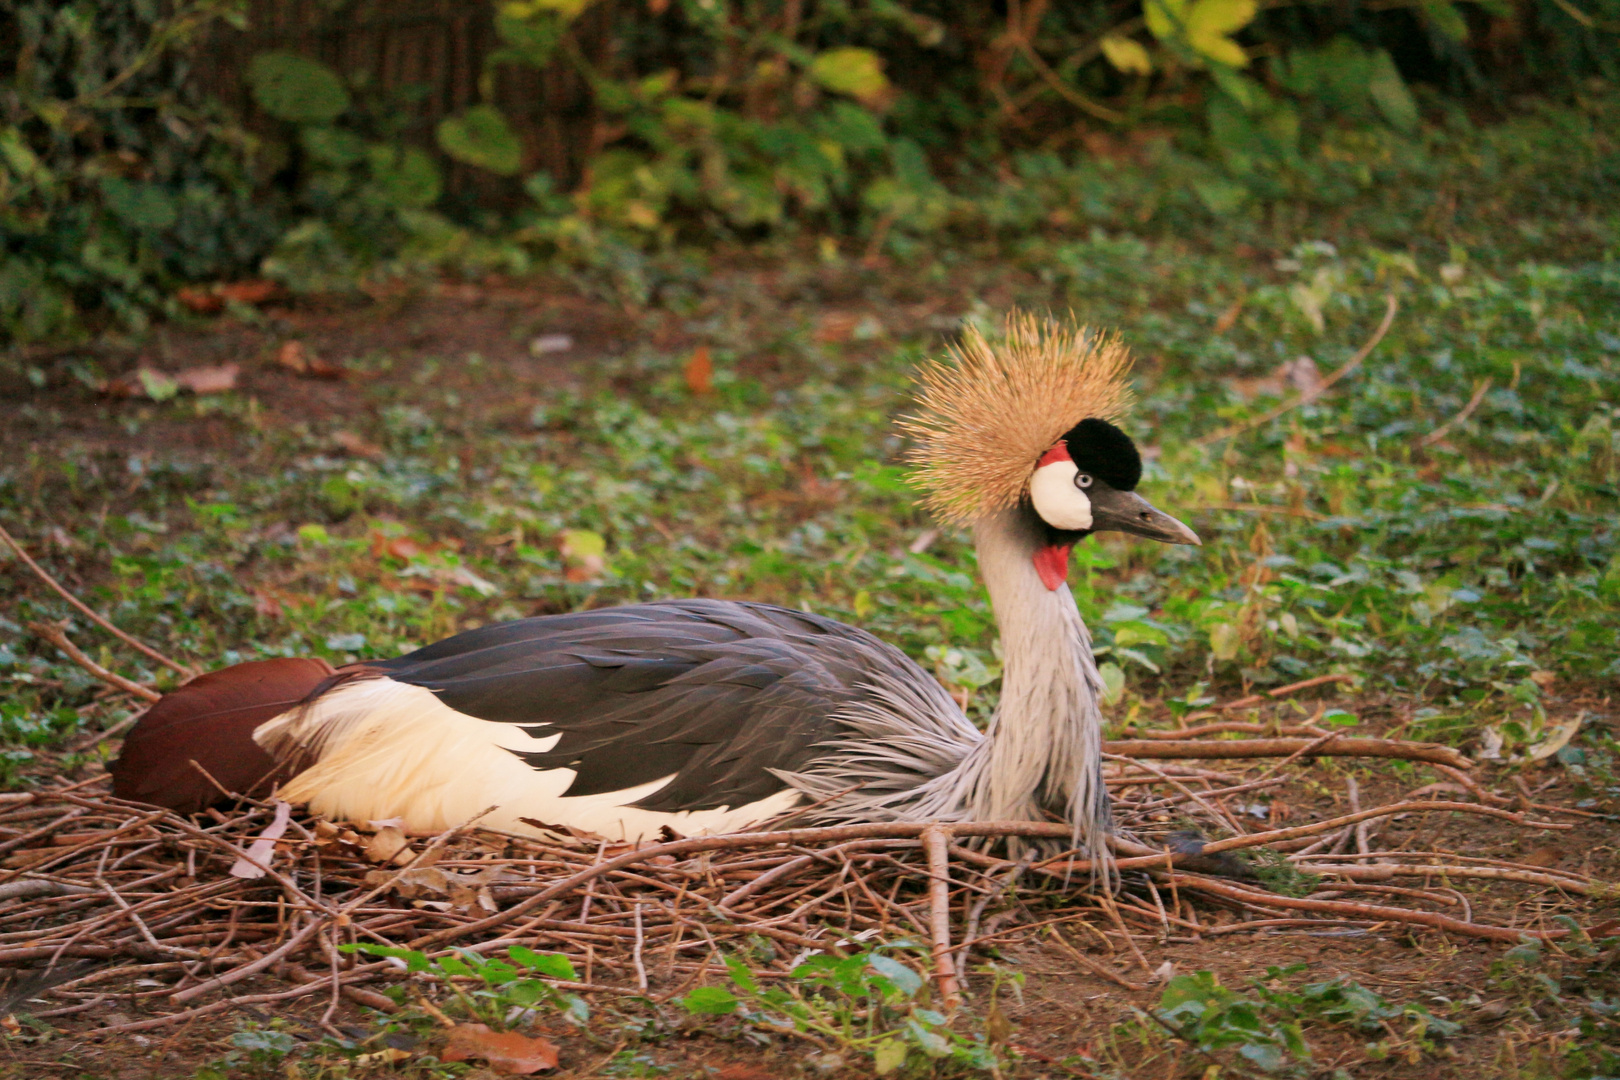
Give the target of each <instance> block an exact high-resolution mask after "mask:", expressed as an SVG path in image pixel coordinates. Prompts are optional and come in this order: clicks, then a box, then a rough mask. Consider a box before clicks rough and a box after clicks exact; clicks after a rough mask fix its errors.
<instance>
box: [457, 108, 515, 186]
mask: <svg viewBox="0 0 1620 1080" xmlns="http://www.w3.org/2000/svg"><path fill="white" fill-rule="evenodd" d="M438 134H439V146H440V148H441V149H443V150H444V152H445V153H446V154H449V155H450V156H451V157H453V158H455V159H456V160H457V161H460V162H465V163H466V164H468V165H474V166H477V167H478V168H480V169H487V170H488V171H490V172H492V173H498V174H499V175H501V176H511V175H513V174H514V173H516V172H517V171H518V169H519V168H520V167H521V166H522V164H523V144H522V143H520V142H519V141H518V137H517V133H516V132H514V131H513V130H512V128H511V125H509V124H508V123H507V122H506V117H504V116H502V115H501V113H500V110H499V109H497V108H495V107H494V106H493V105H474V106H473V107H472V108H470V109H468V110H467V111H466V112H464V113H462V114H461V115H460V116H449V117H446V118H445V119H443V120H441V121H439V131H438Z"/></svg>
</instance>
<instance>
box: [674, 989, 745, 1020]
mask: <svg viewBox="0 0 1620 1080" xmlns="http://www.w3.org/2000/svg"><path fill="white" fill-rule="evenodd" d="M681 1004H682V1005H683V1006H685V1007H686V1011H687V1012H689V1013H691V1014H693V1015H694V1016H729V1015H731V1014H732V1013H734V1012H736V1011H737V995H736V994H733V993H732V992H731V991H730V990H725V989H722V988H721V987H718V986H699V987H695V988H693V990H692V992H691V993H689V994H687V995H686V996H685V997H683V998H681Z"/></svg>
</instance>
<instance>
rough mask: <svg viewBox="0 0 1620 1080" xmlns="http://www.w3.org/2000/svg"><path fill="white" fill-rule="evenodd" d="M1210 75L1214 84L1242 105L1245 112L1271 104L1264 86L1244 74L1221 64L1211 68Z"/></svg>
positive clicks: (1269, 96)
mask: <svg viewBox="0 0 1620 1080" xmlns="http://www.w3.org/2000/svg"><path fill="white" fill-rule="evenodd" d="M1210 75H1211V76H1212V77H1213V78H1214V79H1215V85H1216V86H1219V87H1220V88H1221V91H1222V92H1223V93H1225V94H1226V95H1227V96H1229V97H1230V98H1231V99H1232V100H1233V101H1235V102H1237V103H1238V104H1239V105H1241V106H1243V108H1244V111H1246V112H1255V111H1256V110H1258V109H1262V108H1264V107H1265V106H1267V105H1269V104H1271V95H1270V94H1268V93H1266V90H1265V87H1263V86H1261V85H1260V84H1259V83H1257V82H1255V81H1254V80H1253V79H1251V78H1249V77H1248V76H1246V75H1241V74H1239V73H1238V72H1236V71H1233V70H1232V69H1231V68H1229V67H1225V66H1223V65H1217V66H1215V67H1213V68H1211V69H1210Z"/></svg>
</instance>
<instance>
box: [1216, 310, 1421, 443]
mask: <svg viewBox="0 0 1620 1080" xmlns="http://www.w3.org/2000/svg"><path fill="white" fill-rule="evenodd" d="M1387 299H1388V302H1389V303H1388V307H1387V308H1386V309H1385V311H1384V321H1383V322H1381V323H1379V324H1378V329H1377V330H1374V331H1373V335H1372V337H1370V338H1368V339H1367V343H1366V344H1365V345H1363V346H1362V347H1361V348H1359V349H1357V350H1356V354H1355V355H1354V356H1352V357H1351V358H1350V359H1349V360H1347V361H1345V363H1344V365H1343V366H1342V367H1340V368H1339V369H1338V370H1337V371H1335V372H1334V373H1333V374H1331V375H1329V376H1328V377H1327V378H1325V379H1323V380H1322V381H1321V382H1320V383H1317V384H1316V386H1315V387H1314V388H1312V389H1310V390H1307V391H1306V392H1305V393H1303V394H1301V395H1300V396H1299V397H1297V398H1295V399H1294V400H1293V401H1289V402H1286V403H1284V404H1282V405H1279V406H1277V407H1276V408H1275V409H1272V410H1270V411H1269V412H1266V413H1262V414H1261V415H1260V416H1257V417H1254V418H1253V419H1250V420H1245V421H1243V422H1242V423H1240V424H1233V425H1231V426H1230V427H1225V428H1222V429H1221V430H1219V431H1217V432H1215V433H1214V434H1213V435H1205V436H1203V437H1202V438H1197V439H1194V440H1193V445H1194V446H1209V445H1210V444H1211V443H1218V442H1220V441H1221V440H1223V439H1230V438H1232V437H1233V436H1235V435H1241V434H1243V433H1244V432H1245V431H1252V430H1253V429H1254V428H1257V427H1260V426H1261V425H1262V424H1269V423H1271V421H1273V420H1275V419H1277V417H1279V416H1282V415H1283V414H1284V413H1287V412H1290V411H1291V410H1294V409H1297V408H1299V407H1300V406H1301V405H1309V404H1310V403H1311V402H1313V401H1315V400H1316V399H1317V398H1319V397H1321V396H1322V395H1323V394H1325V393H1327V392H1328V390H1329V389H1330V388H1331V387H1332V386H1333V384H1334V383H1336V382H1338V381H1339V380H1340V379H1342V378H1344V377H1345V376H1346V375H1348V374H1350V373H1351V372H1352V371H1354V370H1356V368H1358V367H1360V366H1361V362H1362V361H1363V360H1365V359H1367V357H1369V356H1371V355H1372V351H1373V350H1374V349H1376V348H1378V343H1379V342H1380V341H1383V340H1384V335H1385V334H1387V333H1388V332H1389V328H1390V326H1391V325H1392V324H1393V323H1394V322H1395V312H1396V311H1398V310H1400V304H1399V303H1398V302H1397V301H1396V299H1395V294H1394V293H1390V294H1389V295H1388V298H1387Z"/></svg>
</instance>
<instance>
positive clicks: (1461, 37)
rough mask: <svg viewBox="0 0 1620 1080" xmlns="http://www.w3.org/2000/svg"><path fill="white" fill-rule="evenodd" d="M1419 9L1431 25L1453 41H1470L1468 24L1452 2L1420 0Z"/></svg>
mask: <svg viewBox="0 0 1620 1080" xmlns="http://www.w3.org/2000/svg"><path fill="white" fill-rule="evenodd" d="M1418 8H1419V9H1420V10H1421V11H1422V12H1423V17H1424V18H1425V19H1427V20H1428V22H1429V23H1430V25H1432V26H1433V27H1434V28H1435V29H1436V30H1438V31H1440V32H1441V33H1442V34H1444V35H1445V36H1446V37H1448V38H1450V39H1451V40H1452V41H1467V40H1468V23H1467V21H1466V20H1464V19H1463V15H1462V12H1460V11H1458V10H1457V6H1456V5H1455V4H1453V3H1451V0H1420V2H1419V4H1418Z"/></svg>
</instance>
